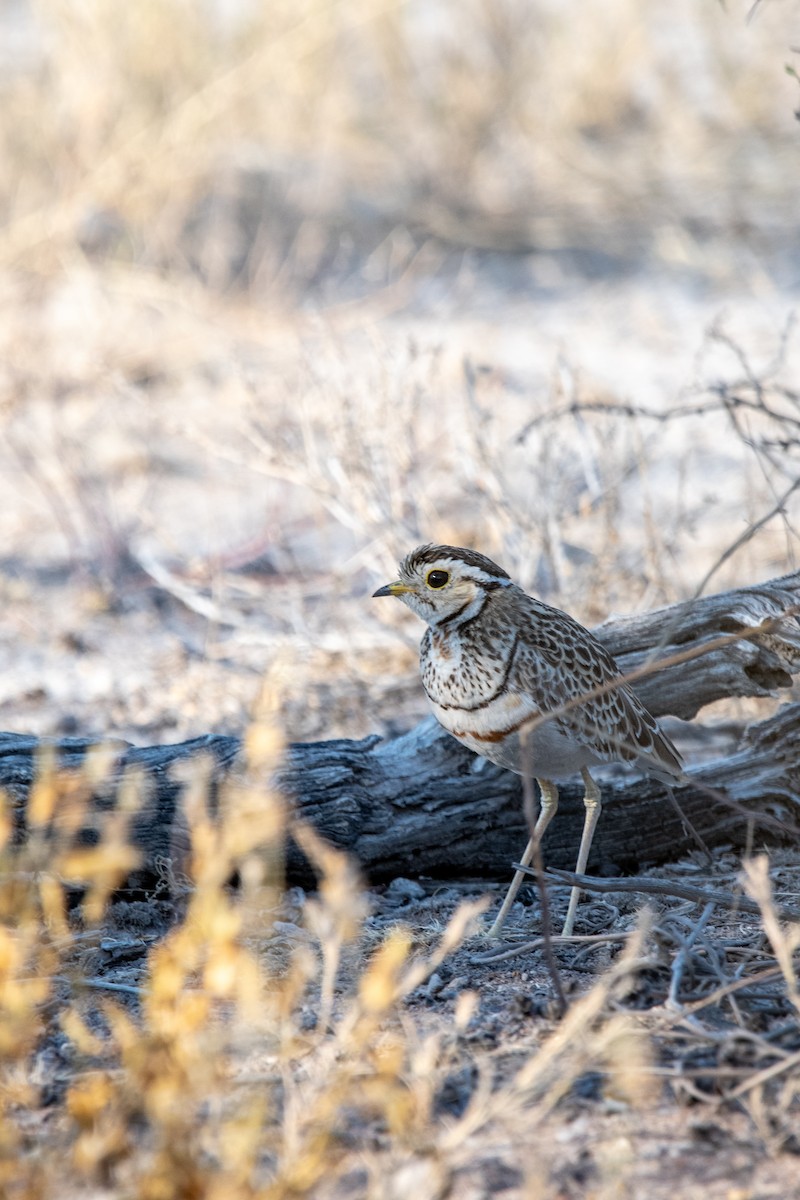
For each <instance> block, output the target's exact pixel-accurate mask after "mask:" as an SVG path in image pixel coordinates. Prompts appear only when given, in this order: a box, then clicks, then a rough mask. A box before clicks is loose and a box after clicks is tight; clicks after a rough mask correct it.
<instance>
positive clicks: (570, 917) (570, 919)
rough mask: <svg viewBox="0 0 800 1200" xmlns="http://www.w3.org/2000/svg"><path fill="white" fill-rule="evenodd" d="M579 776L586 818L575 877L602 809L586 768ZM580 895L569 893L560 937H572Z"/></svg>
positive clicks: (583, 866) (575, 891)
mask: <svg viewBox="0 0 800 1200" xmlns="http://www.w3.org/2000/svg"><path fill="white" fill-rule="evenodd" d="M581 775H582V776H583V782H584V784H585V785H586V792H585V795H584V797H583V803H584V804H585V805H586V816H585V817H584V819H583V834H582V835H581V848H580V850H579V851H578V865H577V866H576V868H575V874H576V875H582V874H583V873H584V871H585V870H586V862H587V860H588V858H589V851H590V849H591V846H592V838H593V837H594V831H595V829H596V828H597V822H598V821H599V819H600V812H601V809H602V805H601V803H600V798H601V797H600V788H599V787H598V786H597V784H596V783H595V781H594V780H593V779H592V777H591V775H590V774H589V772H588V771H587V770H586V767H582V768H581ZM580 894H581V889H580V888H578V887H574V888H573V889H572V891H571V892H570V897H569V908H568V909H567V919H566V921H565V922H564V928H563V929H562V930H561V936H562V937H571V936H572V926H573V925H574V924H575V909H576V908H577V907H578V899H579V897H580Z"/></svg>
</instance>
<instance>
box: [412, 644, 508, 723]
mask: <svg viewBox="0 0 800 1200" xmlns="http://www.w3.org/2000/svg"><path fill="white" fill-rule="evenodd" d="M508 657H509V655H508V653H507V652H506V653H503V652H502V649H498V648H497V647H491V648H490V652H489V653H479V652H476V650H475V648H474V647H473V646H471V645H469V643H467V642H465V640H464V639H463V638H460V637H458V636H447V635H446V634H445V633H443V632H437V631H435V630H430V629H429V630H428V631H427V633H426V634H425V637H424V638H423V639H422V646H421V649H420V674H421V676H422V686H423V687H424V688H425V691H426V693H427V695H428V699H429V700H430V702H431V704H432V705H434V707H435V708H436V709H442V710H443V711H447V710H449V709H455V710H457V709H467V710H473V709H476V708H480V707H481V706H483V705H484V704H486V703H488V702H490V701H491V702H493V701H495V700H496V699H500V698H502V696H503V694H504V691H505V683H506V680H507V675H508ZM437 716H438V712H437Z"/></svg>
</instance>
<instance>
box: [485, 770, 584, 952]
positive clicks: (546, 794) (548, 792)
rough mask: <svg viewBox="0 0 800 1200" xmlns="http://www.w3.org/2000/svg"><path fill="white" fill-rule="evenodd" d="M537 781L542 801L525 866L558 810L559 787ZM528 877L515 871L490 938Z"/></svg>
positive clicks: (545, 780)
mask: <svg viewBox="0 0 800 1200" xmlns="http://www.w3.org/2000/svg"><path fill="white" fill-rule="evenodd" d="M536 782H537V783H538V784H539V790H540V791H541V793H542V803H541V807H540V809H539V816H538V817H537V820H536V824H535V826H534V829H533V833H532V834H531V840H530V841H529V842H528V844H527V846H526V847H525V853H524V854H523V856H522V858H521V859H520V863H521V865H522V866H523V867H527V866H530V862H531V859H532V858H533V853H534V850H535V849H536V843H537V842H540V841H541V840H542V837H543V836H544V831H545V829H547V826H548V825H549V824H550V822H551V821H552V819H553V817H554V816H555V815H556V810H557V809H558V788H557V787H556V785H555V784H554V783H551V782H550V780H549V779H537V781H536ZM592 784H593V785H594V780H592ZM527 878H528V875H527V872H526V871H517V872H515V874H514V878H513V879H512V881H511V887H510V888H509V889H508V893H507V894H506V898H505V900H504V901H503V907H502V908H501V909H500V912H499V913H498V914H497V917H496V918H495V922H494V925H493V926H492V928H491V929H490V930H489V937H490V938H495V937H497V936H498V935H499V933H500V930H501V929H502V928H503V923H504V922H505V919H506V917H507V916H508V910H509V909H510V908H511V905H512V904H513V903H514V901H515V899H516V897H517V892H518V891H519V889H520V884H521V883H522V881H523V879H527Z"/></svg>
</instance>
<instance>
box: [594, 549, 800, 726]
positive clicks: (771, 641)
mask: <svg viewBox="0 0 800 1200" xmlns="http://www.w3.org/2000/svg"><path fill="white" fill-rule="evenodd" d="M799 615H800V571H796V572H794V574H792V575H784V576H782V577H781V578H779V579H772V580H770V581H769V582H767V583H762V584H757V585H755V586H754V587H747V588H737V589H736V590H735V591H730V592H720V593H719V594H717V595H715V596H708V597H704V598H702V599H699V600H687V601H685V602H684V603H682V604H675V605H672V606H671V607H669V608H659V609H656V610H655V611H653V612H650V613H644V614H642V615H640V616H633V617H620V618H617V619H616V620H613V621H607V622H606V623H605V624H603V625H600V626H599V627H598V628H597V629H595V630H594V633H595V635H596V637H598V638H599V639H600V641H602V642H603V644H604V645H605V646H606V648H607V649H608V650H609V651H610V652H611V653H612V654H613V655H614V657H615V658H616V660H617V662H618V663H619V665H620V667H621V668H622V670H623V672H625V673H628V672H632V671H637V670H641V669H642V668H643V667H644V665H645V664H646V663H648V662H649V661H650V660H651V659H654V660H660V661H665V660H668V659H671V658H674V657H677V656H681V655H687V654H691V655H693V656H694V657H692V658H687V659H684V661H683V662H680V663H676V664H675V665H674V666H668V667H666V668H664V669H662V670H659V671H657V672H655V673H653V674H648V675H647V676H644V677H641V678H638V679H637V680H636V682H635V683H634V687H635V689H636V691H637V692H638V693H639V695H640V696H641V697H642V700H643V701H644V703H645V704H646V705H647V707H648V708H649V709H650V711H651V712H652V713H653V714H654V716H657V717H662V716H666V715H667V714H669V715H672V716H676V717H682V718H683V719H684V720H690V719H691V718H692V717H694V716H695V715H696V714H697V713H698V712H699V711H700V710H701V709H702V708H704V707H705V706H706V705H707V704H711V703H713V702H714V701H715V700H720V699H723V698H725V697H728V696H769V695H774V694H775V692H776V689H779V688H786V687H791V683H792V676H793V675H795V674H797V673H798V671H800V619H798V617H799ZM765 626H766V628H764V627H765ZM759 629H761V630H762V632H759V633H756V631H758V630H759ZM720 639H730V640H729V641H728V642H727V644H725V645H723V646H719V647H718V648H716V649H714V648H713V647H714V646H715V645H716V643H718V642H719V640H720ZM737 639H740V640H737ZM710 647H711V649H709V648H710Z"/></svg>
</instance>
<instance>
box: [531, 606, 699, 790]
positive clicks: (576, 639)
mask: <svg viewBox="0 0 800 1200" xmlns="http://www.w3.org/2000/svg"><path fill="white" fill-rule="evenodd" d="M525 601H526V602H527V603H525V605H524V606H523V611H522V612H521V613H520V617H521V618H522V619H521V620H520V622H519V625H520V630H519V639H518V643H517V650H516V654H515V656H514V671H513V673H512V676H511V678H510V679H509V691H510V692H515V693H517V694H519V695H520V696H521V697H525V698H531V699H532V700H533V702H534V704H535V706H536V708H537V709H538V710H539V711H540V712H542V713H547V712H557V713H558V715H557V716H555V717H554V718H553V720H555V721H556V722H557V723H558V726H559V728H560V729H561V730H562V731H563V732H565V733H568V734H569V735H570V736H571V737H573V738H575V740H576V741H578V742H580V743H581V744H582V745H587V746H591V747H592V749H593V750H594V751H595V752H596V753H597V754H598V755H599V756H600V757H601V758H604V759H606V760H607V761H609V762H613V761H616V762H618V761H619V760H620V759H622V760H626V761H632V760H636V759H643V760H646V764H645V763H643V764H642V765H643V766H644V765H646V766H647V768H648V769H652V770H654V771H655V773H656V774H658V773H659V772H663V773H664V774H666V775H667V776H672V777H676V776H678V775H680V774H682V770H683V768H682V763H681V758H680V755H679V754H678V751H677V750H676V749H675V747H674V746H673V745H672V742H671V741H670V740H669V738H668V737H667V736H666V735H665V734H664V733H662V731H661V730H660V729H659V727H658V723H657V722H656V720H655V718H654V717H653V716H652V715H651V714H650V713H649V712H648V711H647V709H646V708H645V706H644V705H643V704H642V702H641V700H640V699H639V698H638V696H636V695H635V693H634V692H633V691H632V690H631V689H630V687H628V685H627V684H625V683H622V682H618V681H620V679H621V675H620V670H619V667H618V666H617V664H616V662H615V661H614V659H613V658H612V656H611V655H610V654H609V653H608V651H607V650H606V649H605V648H604V647H603V646H602V645H601V644H600V642H598V641H597V639H596V638H595V637H594V636H593V635H592V634H591V633H589V631H588V630H587V629H584V627H583V626H582V625H580V624H578V622H577V621H575V620H573V618H572V617H570V616H568V614H567V613H563V612H561V611H560V610H558V609H554V608H551V607H550V606H549V605H546V604H543V603H542V602H541V601H538V600H534V599H533V597H531V596H526V597H525ZM612 683H615V684H616V686H615V687H613V689H610V690H606V689H608V685H609V684H612ZM559 710H563V711H559Z"/></svg>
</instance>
